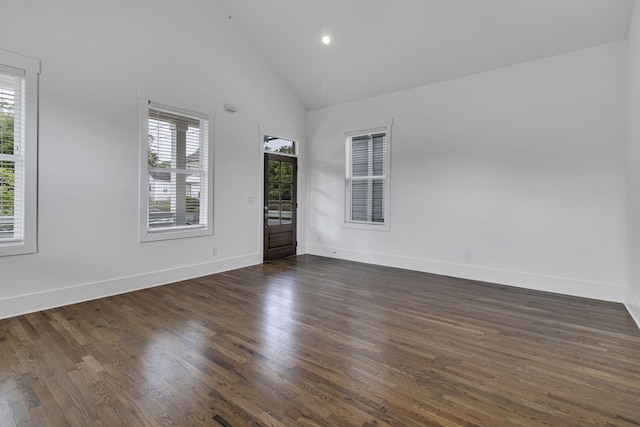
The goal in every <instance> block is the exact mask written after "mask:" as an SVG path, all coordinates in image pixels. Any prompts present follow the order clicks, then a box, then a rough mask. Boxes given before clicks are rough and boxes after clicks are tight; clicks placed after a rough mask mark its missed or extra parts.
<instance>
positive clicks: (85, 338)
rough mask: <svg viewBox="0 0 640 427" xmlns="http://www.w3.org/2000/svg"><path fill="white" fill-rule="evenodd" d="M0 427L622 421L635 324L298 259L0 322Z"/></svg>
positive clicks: (639, 352)
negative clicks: (17, 426)
mask: <svg viewBox="0 0 640 427" xmlns="http://www.w3.org/2000/svg"><path fill="white" fill-rule="evenodd" d="M214 417H215V419H214ZM0 425H2V426H13V425H19V426H56V427H57V426H79V427H87V426H109V427H111V426H157V425H158V426H160V425H161V426H165V425H167V426H205V425H206V426H232V427H236V426H245V425H250V426H283V425H284V426H303V427H305V426H385V425H394V426H431V425H434V426H436V425H442V426H563V427H571V426H576V427H587V426H639V425H640V332H639V330H638V329H637V327H636V326H635V324H634V323H633V321H632V320H631V318H630V316H629V315H628V313H627V312H626V311H625V309H624V307H623V306H622V305H620V304H613V303H607V302H600V301H593V300H587V299H581V298H574V297H567V296H559V295H552V294H546V293H540V292H535V291H528V290H522V289H516V288H510V287H505V286H498V285H491V284H484V283H478V282H473V281H468V280H462V279H454V278H449V277H442V276H437V275H431V274H424V273H418V272H412V271H406V270H399V269H392V268H384V267H378V266H372V265H364V264H358V263H352V262H346V261H337V260H331V259H327V258H321V257H314V256H300V257H295V258H288V259H285V260H281V261H276V262H271V263H268V264H264V265H259V266H254V267H249V268H243V269H240V270H236V271H231V272H227V273H221V274H216V275H213V276H208V277H202V278H199V279H194V280H188V281H184V282H180V283H175V284H171V285H167V286H162V287H158V288H154V289H148V290H144V291H139V292H133V293H129V294H125V295H120V296H115V297H111V298H105V299H100V300H96V301H91V302H86V303H82V304H75V305H71V306H67V307H63V308H58V309H53V310H47V311H43V312H39V313H34V314H29V315H25V316H20V317H16V318H11V319H6V320H1V321H0Z"/></svg>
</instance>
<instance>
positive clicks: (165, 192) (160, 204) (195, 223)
mask: <svg viewBox="0 0 640 427" xmlns="http://www.w3.org/2000/svg"><path fill="white" fill-rule="evenodd" d="M208 142H209V120H208V116H207V115H205V114H200V113H195V112H190V111H183V110H179V109H175V108H172V107H167V106H163V105H160V104H155V103H152V102H149V103H148V123H147V147H146V148H147V168H146V169H147V170H146V173H147V178H148V184H149V185H148V200H147V215H146V231H147V233H151V234H154V233H155V234H158V233H162V232H167V231H168V232H174V231H176V230H194V229H206V228H209V227H208V225H209V224H208V223H209V190H210V189H209V179H208V176H209V143H208Z"/></svg>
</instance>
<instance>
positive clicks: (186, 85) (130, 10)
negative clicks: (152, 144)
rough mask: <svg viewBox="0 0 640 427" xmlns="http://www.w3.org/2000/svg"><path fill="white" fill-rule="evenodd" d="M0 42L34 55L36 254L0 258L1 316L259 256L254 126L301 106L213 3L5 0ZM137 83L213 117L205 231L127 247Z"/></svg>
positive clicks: (293, 123) (294, 127)
mask: <svg viewBox="0 0 640 427" xmlns="http://www.w3.org/2000/svg"><path fill="white" fill-rule="evenodd" d="M0 48H2V49H5V50H11V51H15V52H18V53H21V54H24V55H29V56H34V57H37V58H39V59H41V60H42V74H41V77H40V127H39V129H40V138H39V144H40V146H39V147H40V148H39V150H40V152H39V187H40V189H39V220H38V224H39V233H38V234H39V238H38V241H39V252H38V253H37V254H34V255H24V256H13V257H4V258H0V282H1V284H0V317H8V316H12V315H15V314H18V313H22V312H27V311H33V310H37V309H41V308H44V307H50V306H54V305H60V304H66V303H70V302H74V301H79V300H85V299H89V298H95V297H98V296H102V295H107V294H112V293H116V292H124V291H128V290H131V289H135V288H139V287H146V286H152V285H155V284H160V283H167V282H171V281H174V280H179V279H182V278H186V277H193V276H197V275H203V274H208V273H212V272H216V271H221V270H224V269H229V268H233V267H237V266H240V265H248V264H255V263H258V262H261V257H260V255H259V253H260V251H261V227H260V218H261V210H260V194H261V192H260V191H261V190H260V174H259V165H260V164H261V163H260V156H261V153H260V144H259V132H260V128H261V127H266V128H270V129H282V130H283V131H284V132H287V134H288V135H304V134H305V126H306V123H305V120H306V119H305V117H306V112H305V111H304V109H303V107H302V106H301V104H300V103H299V102H298V101H297V100H296V99H295V98H294V96H293V95H292V93H291V92H290V91H289V90H288V89H287V88H286V87H285V85H284V84H283V83H282V82H281V81H280V79H279V78H278V77H277V76H276V75H275V73H274V72H273V71H272V70H271V69H270V68H269V66H268V65H267V64H266V62H265V61H264V58H263V57H262V56H261V55H260V54H258V53H257V52H256V51H255V50H254V48H253V47H251V46H250V44H249V43H248V42H247V41H246V39H245V38H244V37H243V36H242V35H241V34H240V33H239V32H238V31H237V30H236V29H235V27H234V25H233V23H232V22H231V21H230V20H229V19H228V17H227V16H226V15H225V14H224V13H222V11H220V10H218V9H217V6H215V4H214V2H211V1H209V0H182V1H180V2H178V1H171V0H161V1H158V0H144V1H140V0H139V1H126V0H116V1H107V2H105V1H86V0H59V1H56V2H51V1H47V0H9V1H5V2H3V5H2V14H1V15H0ZM139 88H142V89H143V90H145V91H146V92H147V93H152V94H154V95H156V96H157V97H158V99H157V101H159V102H165V103H168V102H171V103H174V105H175V106H178V107H183V108H191V109H196V110H197V109H199V108H215V110H216V117H215V123H214V135H215V136H214V140H215V142H214V144H215V190H214V191H215V213H214V228H215V230H214V233H215V235H214V236H212V237H206V238H192V239H186V240H178V241H163V242H152V243H138V241H137V236H138V231H137V230H138V223H137V218H138V214H137V209H138V197H139V194H138V175H139V170H138V126H139V120H138V101H137V93H138V89H139ZM225 102H230V103H233V104H236V105H237V106H238V112H237V113H235V114H230V113H227V112H225V111H224V110H223V108H222V106H223V104H224V103H225ZM302 164H304V163H303V162H302ZM300 176H301V178H302V179H301V184H302V187H303V188H304V185H305V184H304V166H302V168H301V172H300ZM247 196H254V197H255V200H256V203H255V204H252V205H249V204H247V203H246V201H247ZM301 202H302V203H300V206H304V204H305V201H304V199H302V200H301ZM301 218H305V215H301ZM305 228H306V226H305V224H304V222H302V223H301V224H300V231H299V240H301V244H302V245H304V230H305ZM214 246H217V247H218V255H217V256H215V257H213V256H212V247H214Z"/></svg>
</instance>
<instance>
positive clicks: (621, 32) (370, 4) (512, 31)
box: [217, 0, 634, 110]
mask: <svg viewBox="0 0 640 427" xmlns="http://www.w3.org/2000/svg"><path fill="white" fill-rule="evenodd" d="M217 1H218V2H219V3H220V5H221V7H222V9H223V10H224V11H225V12H226V13H228V15H229V16H230V19H231V20H232V22H233V23H235V25H237V26H238V27H239V28H240V30H241V31H242V32H243V33H244V34H246V35H247V37H248V38H249V39H250V40H251V41H252V42H253V43H254V44H255V46H256V47H257V49H258V50H259V51H260V52H262V54H263V55H264V56H265V58H266V59H267V61H268V62H269V63H270V64H271V65H272V66H273V67H274V68H275V69H276V71H277V72H278V73H279V74H280V76H281V78H282V79H283V80H284V81H285V82H286V83H287V84H288V85H289V86H290V87H291V89H292V90H293V91H294V93H295V94H296V95H297V96H298V98H299V99H300V101H301V102H302V104H303V105H304V106H305V107H306V108H307V109H308V110H315V109H318V108H323V107H327V106H331V105H336V104H340V103H344V102H349V101H354V100H357V99H362V98H367V97H370V96H375V95H380V94H384V93H389V92H394V91H398V90H403V89H409V88H412V87H417V86H421V85H426V84H430V83H435V82H438V81H443V80H448V79H452V78H456V77H461V76H465V75H470V74H475V73H478V72H482V71H487V70H491V69H494V68H498V67H504V66H508V65H513V64H518V63H522V62H526V61H531V60H535V59H539V58H544V57H547V56H552V55H557V54H561V53H565V52H570V51H573V50H577V49H583V48H587V47H591V46H596V45H599V44H603V43H608V42H612V41H616V40H621V39H625V38H626V37H627V33H628V30H629V22H630V18H631V13H632V10H633V1H634V0H217ZM325 33H327V34H330V35H331V38H332V40H333V41H332V43H331V45H329V46H325V45H323V44H322V43H321V41H320V39H321V37H322V35H323V34H325Z"/></svg>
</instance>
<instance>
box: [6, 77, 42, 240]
mask: <svg viewBox="0 0 640 427" xmlns="http://www.w3.org/2000/svg"><path fill="white" fill-rule="evenodd" d="M24 76H25V72H24V71H23V70H19V69H15V68H11V67H7V66H2V65H0V244H1V243H20V242H23V241H24V238H25V185H24V183H25V164H26V162H25V156H26V155H27V152H26V137H25V78H24ZM30 154H31V155H33V154H34V153H30Z"/></svg>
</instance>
